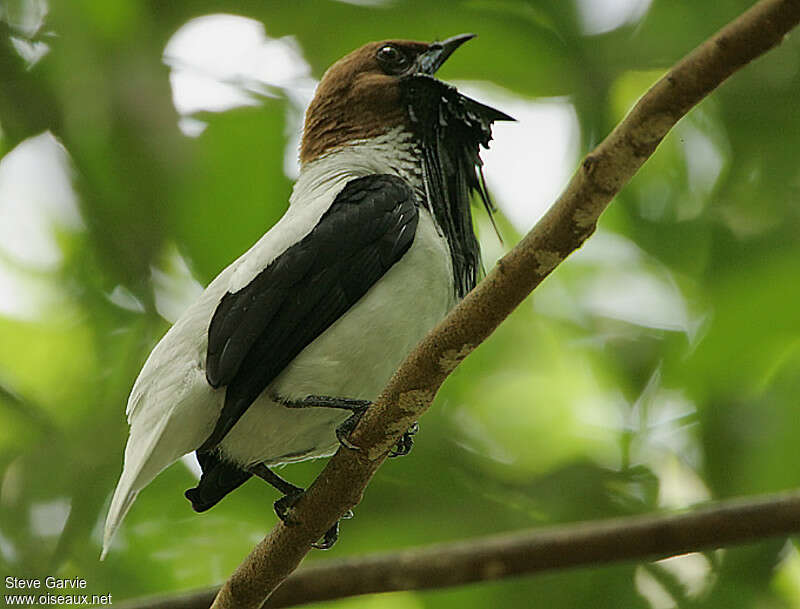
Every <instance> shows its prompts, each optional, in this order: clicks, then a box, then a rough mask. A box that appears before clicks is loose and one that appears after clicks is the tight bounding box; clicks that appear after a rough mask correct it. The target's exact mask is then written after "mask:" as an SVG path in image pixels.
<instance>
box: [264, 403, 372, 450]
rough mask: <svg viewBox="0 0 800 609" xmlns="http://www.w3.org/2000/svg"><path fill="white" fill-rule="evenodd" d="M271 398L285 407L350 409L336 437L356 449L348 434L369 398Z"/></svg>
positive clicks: (367, 406)
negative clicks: (349, 413)
mask: <svg viewBox="0 0 800 609" xmlns="http://www.w3.org/2000/svg"><path fill="white" fill-rule="evenodd" d="M273 399H274V400H275V401H276V402H278V403H279V404H282V405H283V406H286V407H287V408H338V409H340V410H348V411H350V412H351V413H352V414H351V415H350V416H349V417H348V418H347V420H346V421H345V422H344V423H342V424H341V425H339V426H338V427H337V428H336V439H337V440H339V444H341V445H342V446H344V447H345V448H349V449H350V450H358V446H356V445H355V444H353V443H352V442H350V440H349V439H348V436H349V435H350V433H351V432H352V431H353V430H354V429H355V428H356V425H358V422H359V421H360V420H361V417H362V416H363V414H364V413H365V412H366V410H367V408H369V407H370V406H371V405H372V402H370V401H369V400H358V399H354V398H337V397H331V396H327V395H309V396H307V397H305V398H303V399H302V400H291V399H288V398H283V397H280V396H275V397H274V398H273Z"/></svg>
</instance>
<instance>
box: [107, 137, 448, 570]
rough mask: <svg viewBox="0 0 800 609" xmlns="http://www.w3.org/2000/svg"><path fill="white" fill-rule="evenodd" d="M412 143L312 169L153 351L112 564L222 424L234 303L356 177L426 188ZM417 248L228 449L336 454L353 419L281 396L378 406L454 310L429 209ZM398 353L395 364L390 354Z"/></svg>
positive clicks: (137, 387)
mask: <svg viewBox="0 0 800 609" xmlns="http://www.w3.org/2000/svg"><path fill="white" fill-rule="evenodd" d="M416 152H417V151H416V150H415V149H414V145H413V143H412V139H411V136H410V135H409V134H408V133H407V132H405V131H403V130H401V129H400V128H396V129H394V130H392V131H390V132H388V133H386V134H385V135H383V136H381V137H377V138H372V139H370V140H363V141H356V142H353V143H352V144H351V145H348V146H346V147H343V148H340V149H338V150H336V151H334V152H331V153H329V154H326V155H325V156H323V157H321V158H319V159H317V160H315V161H313V162H310V163H307V164H306V165H305V166H304V167H303V169H302V171H301V174H300V177H299V179H298V181H297V183H296V184H295V187H294V190H293V192H292V196H291V198H290V206H289V209H288V211H287V212H286V214H285V215H284V216H283V217H282V218H281V220H280V221H279V222H278V223H277V224H276V225H275V226H274V227H273V228H272V229H271V230H270V231H269V232H267V233H266V234H265V235H264V236H263V237H262V238H261V239H260V240H259V241H258V242H257V243H256V244H255V245H254V246H253V247H252V248H250V249H249V250H248V251H247V252H246V253H245V254H243V255H242V256H241V257H240V258H239V259H237V260H236V261H235V262H234V263H233V264H231V265H230V266H229V267H228V268H226V269H225V270H224V271H222V273H220V274H219V276H217V278H216V279H214V281H213V282H212V283H211V284H210V285H209V286H208V288H207V289H206V290H205V291H204V292H203V294H202V295H201V296H200V298H199V299H198V300H197V301H196V302H195V303H194V304H192V305H191V306H190V307H189V309H188V310H187V311H186V312H185V313H184V314H183V315H182V316H181V317H180V318H179V319H178V321H177V322H176V323H175V324H174V325H173V326H172V328H170V330H169V331H168V332H167V333H166V334H165V335H164V337H163V338H162V339H161V341H160V342H159V343H158V345H157V346H156V347H155V349H153V352H152V353H151V354H150V357H149V358H148V359H147V362H146V363H145V365H144V367H143V368H142V371H141V373H140V374H139V377H138V378H137V380H136V383H135V384H134V387H133V390H132V391H131V395H130V398H129V400H128V408H127V415H128V422H129V424H130V428H131V429H130V437H129V439H128V444H127V446H126V449H125V463H124V468H123V472H122V476H121V477H120V480H119V483H118V484H117V488H116V490H115V491H114V496H113V498H112V501H111V507H110V509H109V513H108V517H107V520H106V526H105V533H104V538H103V553H102V556H103V557H104V556H105V555H106V553H107V552H108V549H109V546H110V544H111V540H112V538H113V536H114V533H115V532H116V530H117V528H118V527H119V525H120V523H121V521H122V519H123V518H124V517H125V514H126V513H127V512H128V510H129V508H130V506H131V505H132V503H133V501H134V500H135V499H136V496H137V494H138V493H139V491H140V490H141V489H142V488H144V487H145V486H146V485H147V484H149V483H150V482H151V481H152V480H153V478H155V476H156V475H158V474H159V473H160V472H161V471H162V470H164V469H165V468H166V467H168V466H169V465H170V464H172V463H174V462H175V461H176V460H178V459H180V457H182V456H183V455H185V454H187V453H190V452H192V451H194V450H196V449H197V448H198V447H199V446H200V445H201V444H202V443H203V442H204V440H205V439H206V438H207V437H208V436H209V434H210V433H211V431H212V430H213V428H214V425H215V423H216V421H217V418H218V417H219V414H220V411H221V409H222V405H223V402H224V397H225V388H220V389H213V388H212V387H211V386H210V385H209V384H208V382H207V380H206V375H205V358H206V348H207V332H208V327H209V323H210V321H211V317H212V315H213V314H214V311H215V309H216V307H217V305H218V304H219V302H220V299H221V298H222V296H223V295H224V294H225V293H226V292H228V291H230V292H235V291H237V290H239V289H241V288H242V287H244V286H245V285H247V284H248V283H249V282H250V281H252V279H253V278H254V277H255V276H256V275H258V273H260V272H261V271H262V270H263V269H264V268H266V267H267V265H269V263H270V262H272V261H273V260H274V259H275V258H276V257H277V256H279V255H280V254H281V253H283V252H284V251H285V250H286V249H287V248H288V247H290V246H292V245H293V244H294V243H297V242H298V241H299V240H300V239H302V238H303V237H304V236H306V235H307V234H308V233H310V232H311V230H312V229H313V228H314V227H315V226H316V224H317V223H318V222H319V220H320V218H321V217H322V215H323V214H324V213H325V211H326V210H327V209H328V208H329V207H330V206H331V204H332V202H333V200H334V198H335V197H336V195H337V194H338V193H339V191H341V190H342V188H344V186H345V185H346V184H347V182H348V181H350V180H352V179H354V178H358V177H362V176H366V175H370V174H375V173H391V174H395V175H398V176H400V177H402V178H404V179H406V180H408V181H409V182H410V183H411V184H414V185H416V186H417V188H420V187H421V179H420V175H419V164H418V160H417V154H416ZM419 214H420V215H419V224H418V227H417V232H416V235H415V238H414V242H413V245H412V246H411V248H410V249H409V251H408V252H406V254H405V255H404V256H403V258H402V259H401V260H400V261H399V262H397V263H396V264H395V265H394V266H392V267H391V268H390V269H389V271H388V272H387V273H386V274H385V275H384V276H383V277H382V278H381V279H380V280H379V281H378V282H377V283H376V284H375V285H373V286H372V288H371V289H370V290H369V291H368V292H367V293H366V295H365V296H364V297H362V298H361V300H359V301H358V302H357V303H356V304H355V305H354V306H353V307H352V308H350V310H349V311H348V312H347V313H345V314H344V315H343V316H342V317H340V318H339V319H338V320H337V321H336V322H334V323H333V325H331V326H330V327H329V328H328V329H327V330H326V331H325V332H324V333H323V334H322V335H321V336H320V337H318V338H317V339H316V340H314V341H313V342H312V343H311V344H310V345H308V346H307V347H306V348H305V349H304V350H303V351H302V352H301V353H300V354H299V355H298V356H297V357H295V359H294V360H292V362H291V363H290V364H289V365H288V366H287V367H286V368H285V369H284V370H283V372H282V373H281V374H280V375H279V376H278V377H277V378H276V379H275V380H274V381H273V382H272V384H271V385H270V386H269V387H268V388H267V389H266V390H265V391H264V392H263V393H262V394H261V396H260V397H259V398H258V399H257V400H256V401H255V402H254V403H253V404H252V405H251V406H250V407H249V408H248V409H247V411H246V412H245V414H244V415H243V416H242V418H241V419H240V420H239V421H238V422H237V423H236V425H235V426H234V427H233V428H232V429H231V431H230V432H229V433H228V434H227V435H226V436H225V438H224V439H223V440H222V442H221V443H220V450H221V453H222V455H223V456H225V457H226V458H228V459H229V460H231V461H234V462H236V463H238V464H240V465H243V466H247V465H251V464H254V463H257V462H264V463H265V464H267V465H276V464H280V463H288V462H293V461H301V460H304V459H309V458H314V457H321V456H326V455H330V454H332V453H333V452H334V451H335V450H336V448H337V446H338V442H337V440H336V437H335V434H334V429H335V427H336V425H338V424H339V423H341V422H342V421H344V419H346V418H347V415H348V413H346V412H342V411H340V410H335V409H328V408H308V409H290V408H286V407H285V406H282V405H279V404H276V403H275V402H274V401H272V400H271V399H270V398H269V396H270V395H273V393H277V394H278V395H281V396H283V397H286V398H290V399H292V398H294V399H302V398H304V397H306V396H309V395H330V396H337V397H347V398H360V399H368V400H373V399H375V398H376V397H377V395H378V394H379V392H380V391H381V389H382V388H383V387H384V385H385V384H386V382H387V381H388V380H389V378H390V376H391V374H392V373H393V372H394V370H395V369H396V368H397V366H398V365H399V364H400V362H401V361H402V359H403V358H404V357H405V356H406V355H407V354H408V353H409V352H410V350H411V349H412V348H413V347H414V345H416V343H417V342H418V341H419V340H420V339H421V338H422V337H423V336H424V335H425V333H426V332H427V331H428V330H429V329H430V328H431V327H433V326H434V325H435V324H436V323H437V322H438V321H439V320H440V319H441V318H442V317H444V315H445V314H446V313H447V311H448V310H449V308H450V307H451V306H452V305H453V304H454V300H455V298H454V294H453V270H452V261H451V257H450V252H449V249H448V244H447V242H446V240H445V238H444V237H443V236H442V234H441V233H440V231H439V230H438V229H437V227H436V225H435V223H434V221H433V220H432V218H431V216H430V214H429V213H428V212H427V211H426V210H425V209H423V208H420V210H419ZM387 354H388V356H387Z"/></svg>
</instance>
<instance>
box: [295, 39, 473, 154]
mask: <svg viewBox="0 0 800 609" xmlns="http://www.w3.org/2000/svg"><path fill="white" fill-rule="evenodd" d="M471 38H474V34H461V35H460V36H454V37H452V38H448V39H447V40H444V41H442V42H432V43H428V42H418V41H414V40H384V41H382V42H369V43H367V44H365V45H364V46H362V47H360V48H358V49H356V50H355V51H353V52H352V53H350V54H348V55H345V56H344V57H343V58H342V59H340V60H339V61H337V62H336V63H335V64H333V65H332V66H331V67H330V68H328V70H327V72H325V75H324V76H323V77H322V81H321V82H320V84H319V86H318V87H317V92H316V94H315V95H314V99H313V100H312V102H311V104H310V105H309V107H308V110H307V111H306V122H305V128H304V129H303V139H302V142H301V144H300V162H301V163H307V162H308V161H312V160H314V159H316V158H318V157H319V156H321V155H322V154H325V153H326V152H329V151H331V150H334V149H336V148H339V147H341V146H344V145H345V144H347V143H348V142H352V141H354V140H359V139H365V138H370V137H374V136H377V135H380V134H382V133H384V132H386V131H387V130H389V129H391V128H393V127H396V126H398V125H401V124H403V123H405V122H407V121H408V120H409V117H408V110H407V107H406V105H405V104H404V102H403V95H402V89H401V81H402V79H403V78H404V77H407V76H411V75H414V74H427V75H433V74H434V73H435V72H436V70H438V69H439V67H440V66H441V65H442V64H443V63H444V62H445V61H446V60H447V58H448V57H450V55H451V54H452V53H453V51H455V50H456V49H457V48H458V47H459V46H461V44H463V43H464V42H466V41H467V40H469V39H471Z"/></svg>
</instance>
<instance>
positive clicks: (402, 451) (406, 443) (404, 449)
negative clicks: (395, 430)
mask: <svg viewBox="0 0 800 609" xmlns="http://www.w3.org/2000/svg"><path fill="white" fill-rule="evenodd" d="M418 433H419V423H417V422H415V423H414V424H413V425H412V426H411V427H409V428H408V431H406V432H405V433H404V434H403V435H402V436H400V439H399V440H398V441H397V444H395V446H394V448H393V449H392V450H391V451H390V452H389V456H390V457H405V456H406V455H407V454H408V453H410V452H411V449H412V448H414V436H415V435H417V434H418Z"/></svg>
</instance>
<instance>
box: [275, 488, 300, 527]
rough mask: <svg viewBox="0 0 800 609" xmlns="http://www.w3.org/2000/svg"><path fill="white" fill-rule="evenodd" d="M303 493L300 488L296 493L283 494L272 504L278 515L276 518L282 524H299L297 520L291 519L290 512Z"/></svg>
mask: <svg viewBox="0 0 800 609" xmlns="http://www.w3.org/2000/svg"><path fill="white" fill-rule="evenodd" d="M304 494H305V491H304V490H303V489H300V490H299V492H297V493H291V494H288V495H284V496H283V497H281V498H280V499H278V500H277V501H276V502H275V503H274V504H273V507H274V508H275V513H276V514H277V515H278V518H280V519H281V521H282V522H283V524H285V525H287V526H295V525H298V524H300V523H299V522H298V521H297V520H294V519H292V516H291V512H292V509H293V508H294V506H295V505H296V504H297V502H298V501H299V500H300V497H302V496H303V495H304Z"/></svg>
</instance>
